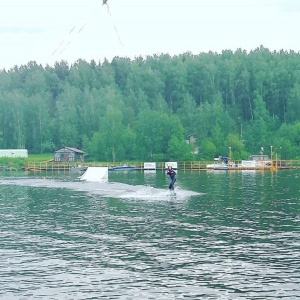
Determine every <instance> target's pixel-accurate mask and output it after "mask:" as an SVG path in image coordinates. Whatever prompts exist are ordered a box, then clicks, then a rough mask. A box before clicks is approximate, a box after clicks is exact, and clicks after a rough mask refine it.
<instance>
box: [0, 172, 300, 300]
mask: <svg viewBox="0 0 300 300" xmlns="http://www.w3.org/2000/svg"><path fill="white" fill-rule="evenodd" d="M77 176H78V174H77V175H76V174H68V173H67V174H63V173H61V174H56V175H53V174H39V175H34V174H24V173H10V174H8V173H1V174H0V257H1V260H0V299H8V300H9V299H300V205H299V190H300V188H299V180H300V175H299V171H280V172H274V173H271V172H266V171H265V172H260V171H259V172H257V171H256V172H255V171H251V172H226V171H220V172H205V171H203V172H200V173H199V172H182V171H179V172H178V184H177V196H176V197H170V195H169V193H168V191H167V186H168V183H169V180H168V178H167V177H166V176H165V174H164V173H163V172H161V171H157V172H156V173H143V172H139V171H129V172H110V173H109V181H110V183H109V184H106V185H101V184H97V183H96V184H95V183H93V184H92V185H89V184H88V183H83V182H79V181H78V180H77Z"/></svg>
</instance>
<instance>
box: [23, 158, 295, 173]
mask: <svg viewBox="0 0 300 300" xmlns="http://www.w3.org/2000/svg"><path fill="white" fill-rule="evenodd" d="M212 163H213V161H188V162H177V168H178V170H183V171H208V169H207V168H206V166H207V165H208V164H212ZM239 165H240V162H239V161H235V162H233V161H231V164H229V167H228V169H227V170H228V171H240V170H272V171H274V170H284V169H300V160H277V161H275V160H274V161H272V164H271V165H270V166H265V167H259V168H241V167H239ZM121 166H132V167H134V170H140V171H143V170H144V162H119V163H108V162H87V163H81V164H78V163H57V162H38V163H35V162H30V163H26V164H25V167H24V168H25V170H26V171H29V172H63V173H64V172H71V171H77V172H80V171H85V170H86V169H87V168H88V167H108V168H113V167H121ZM235 166H236V167H235ZM156 170H165V162H156ZM216 170H217V169H216ZM227 170H224V171H227ZM210 171H214V170H213V169H210Z"/></svg>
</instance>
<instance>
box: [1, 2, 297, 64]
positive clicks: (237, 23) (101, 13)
mask: <svg viewBox="0 0 300 300" xmlns="http://www.w3.org/2000/svg"><path fill="white" fill-rule="evenodd" d="M102 2H103V0H26V1H25V0H0V16H1V17H0V69H3V68H6V69H9V68H11V67H14V66H15V65H17V66H20V65H23V64H27V63H28V62H29V61H36V62H37V63H41V64H42V65H44V66H45V65H46V64H49V65H50V66H53V64H54V63H55V62H56V61H61V60H66V61H68V62H69V63H70V64H72V63H73V62H75V61H76V60H78V59H79V58H81V59H84V60H86V61H88V62H89V61H90V60H92V59H94V60H95V61H96V62H99V61H100V62H103V60H104V59H105V58H107V59H108V60H111V59H112V58H113V57H115V56H119V57H130V58H134V57H135V56H140V55H142V56H145V55H152V54H160V53H169V54H170V55H176V54H181V53H184V52H187V51H190V52H192V53H194V54H199V53H201V52H208V51H213V52H221V51H222V50H226V49H231V50H233V51H235V50H236V49H238V48H241V49H244V50H247V51H251V50H254V49H256V48H257V47H259V46H260V45H263V46H264V47H266V48H269V49H270V50H271V51H273V50H281V49H284V50H294V51H296V52H298V51H300V0H108V1H107V3H108V6H106V5H102Z"/></svg>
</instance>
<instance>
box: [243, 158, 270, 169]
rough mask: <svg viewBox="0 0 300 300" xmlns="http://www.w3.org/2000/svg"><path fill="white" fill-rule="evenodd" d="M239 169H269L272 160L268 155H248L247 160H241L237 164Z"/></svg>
mask: <svg viewBox="0 0 300 300" xmlns="http://www.w3.org/2000/svg"><path fill="white" fill-rule="evenodd" d="M239 167H240V168H241V169H270V168H271V167H272V160H271V159H270V158H269V156H268V155H264V154H258V155H250V156H249V157H248V160H242V161H241V164H240V165H239Z"/></svg>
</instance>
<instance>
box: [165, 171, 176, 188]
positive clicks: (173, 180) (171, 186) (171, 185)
mask: <svg viewBox="0 0 300 300" xmlns="http://www.w3.org/2000/svg"><path fill="white" fill-rule="evenodd" d="M167 175H169V176H170V178H171V182H170V185H169V190H170V191H174V183H175V181H176V172H175V171H174V170H173V168H172V167H171V166H168V172H167Z"/></svg>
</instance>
